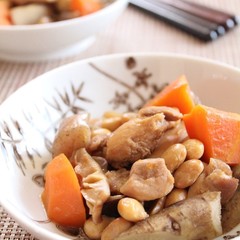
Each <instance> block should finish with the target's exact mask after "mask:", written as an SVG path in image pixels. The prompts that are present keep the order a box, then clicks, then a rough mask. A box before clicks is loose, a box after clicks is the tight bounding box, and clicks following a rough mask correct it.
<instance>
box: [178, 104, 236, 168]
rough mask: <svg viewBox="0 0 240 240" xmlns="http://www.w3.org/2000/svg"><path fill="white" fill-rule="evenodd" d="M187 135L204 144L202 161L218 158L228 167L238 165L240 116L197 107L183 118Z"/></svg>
mask: <svg viewBox="0 0 240 240" xmlns="http://www.w3.org/2000/svg"><path fill="white" fill-rule="evenodd" d="M183 121H184V123H185V126H186V129H187V132H188V135H189V137H190V138H196V139H198V140H200V141H202V143H203V144H204V156H203V160H204V161H206V162H208V161H209V159H210V158H211V157H212V158H218V159H220V160H223V161H224V162H226V163H227V164H229V165H235V164H239V163H240V115H239V114H237V113H230V112H225V111H221V110H218V109H215V108H211V107H207V106H204V105H197V106H195V107H194V108H193V110H192V111H191V112H190V113H189V114H185V115H184V116H183Z"/></svg>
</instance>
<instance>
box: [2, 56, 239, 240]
mask: <svg viewBox="0 0 240 240" xmlns="http://www.w3.org/2000/svg"><path fill="white" fill-rule="evenodd" d="M181 74H185V75H186V76H187V79H188V80H189V82H190V86H191V88H192V90H193V91H194V92H195V93H196V94H197V95H198V96H199V97H200V99H201V100H202V102H203V103H204V104H206V105H209V106H213V107H217V108H220V109H223V110H229V111H234V112H240V102H239V92H240V70H239V69H236V68H233V67H230V66H226V65H224V64H220V63H216V62H211V61H208V60H204V59H197V58H192V57H187V56H174V55H158V54H140V53H139V54H121V55H110V56H102V57H97V58H92V59H87V60H83V61H79V62H75V63H71V64H69V65H66V66H63V67H60V68H58V69H55V70H52V71H50V72H48V73H46V74H43V75H42V76H39V77H38V78H36V79H35V80H33V81H31V82H29V83H28V84H26V85H25V86H23V87H22V88H20V89H19V90H18V91H16V92H15V93H14V94H13V95H11V96H10V97H9V98H8V99H7V100H6V101H5V102H4V103H3V104H2V105H1V106H0V116H1V119H0V137H1V142H0V154H1V155H0V156H1V159H0V202H1V204H2V205H3V207H4V208H5V209H6V210H7V211H8V212H9V213H10V215H11V216H13V218H14V219H16V221H17V222H19V224H20V225H22V226H23V227H24V228H25V229H26V230H28V231H29V232H30V233H32V234H34V235H35V236H36V237H37V238H39V239H41V240H55V239H58V240H67V239H71V237H70V236H68V235H65V234H64V233H62V232H61V231H59V230H58V229H57V228H56V227H55V225H54V224H52V223H49V222H47V221H46V219H47V218H46V215H45V212H44V209H43V206H42V203H41V200H40V194H41V192H42V191H43V187H42V180H43V178H42V177H43V169H44V166H45V164H46V163H47V162H48V161H49V160H50V159H51V154H50V152H49V146H50V143H51V142H52V140H53V137H54V134H55V129H56V127H57V125H58V123H59V121H60V120H61V118H62V116H63V115H65V114H72V113H73V112H75V110H76V109H79V108H81V109H85V110H87V111H89V112H90V113H91V114H92V115H93V116H101V115H102V113H103V112H104V111H106V110H112V109H114V110H116V111H127V110H129V108H133V109H134V108H136V107H137V106H139V105H142V104H144V102H145V101H146V100H147V99H148V98H149V97H150V95H152V94H155V93H156V91H157V90H158V89H159V88H160V87H161V86H163V85H164V84H165V83H167V82H171V81H173V80H175V79H176V78H177V77H179V76H180V75H181ZM239 230H240V226H239V227H236V228H235V229H233V230H232V232H231V235H233V236H237V235H239ZM229 234H230V233H229ZM229 234H227V235H228V236H229ZM225 237H226V235H225ZM72 239H76V237H72ZM218 239H224V237H223V236H222V237H219V238H218Z"/></svg>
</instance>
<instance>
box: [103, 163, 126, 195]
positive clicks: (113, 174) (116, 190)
mask: <svg viewBox="0 0 240 240" xmlns="http://www.w3.org/2000/svg"><path fill="white" fill-rule="evenodd" d="M129 174H130V171H129V170H127V169H125V168H121V169H119V170H113V171H108V172H107V173H106V177H107V179H108V183H109V186H110V190H111V193H112V194H121V192H120V188H121V187H122V186H123V185H124V184H125V183H126V181H127V180H128V178H129Z"/></svg>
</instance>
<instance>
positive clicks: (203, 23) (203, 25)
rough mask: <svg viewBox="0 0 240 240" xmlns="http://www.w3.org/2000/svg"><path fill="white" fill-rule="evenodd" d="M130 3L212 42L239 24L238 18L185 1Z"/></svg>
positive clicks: (143, 0) (133, 1) (141, 1)
mask: <svg viewBox="0 0 240 240" xmlns="http://www.w3.org/2000/svg"><path fill="white" fill-rule="evenodd" d="M130 3H131V4H133V5H134V6H137V7H139V8H141V9H143V10H146V11H148V12H150V13H153V14H154V15H156V16H158V17H159V18H160V19H161V20H164V21H165V22H167V23H170V24H172V25H173V26H175V27H177V28H179V29H181V30H183V31H185V32H187V33H189V34H191V35H193V36H195V37H197V38H198V39H200V40H203V41H212V40H215V39H217V38H218V37H220V36H222V35H224V34H225V33H227V32H228V31H229V30H230V29H232V28H234V27H235V26H237V25H238V23H239V18H238V17H237V16H235V15H231V14H228V13H225V12H221V11H219V10H215V9H212V8H208V7H206V6H203V5H199V4H195V3H192V2H188V1H185V0H167V1H166V0H130Z"/></svg>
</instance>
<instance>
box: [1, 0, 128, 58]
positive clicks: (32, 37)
mask: <svg viewBox="0 0 240 240" xmlns="http://www.w3.org/2000/svg"><path fill="white" fill-rule="evenodd" d="M2 1H6V0H0V4H1V3H2ZM73 1H75V0H73ZM76 1H77V2H78V0H76ZM79 1H82V0H79ZM83 1H85V0H83ZM107 3H108V1H105V2H104V7H103V8H101V9H100V10H98V11H95V12H93V13H91V14H87V15H84V16H81V17H77V18H71V19H68V20H63V21H57V22H46V21H45V22H46V23H45V24H30V25H1V24H0V36H1V37H0V59H4V60H9V61H20V62H32V61H43V60H52V59H59V58H63V57H68V56H72V55H77V54H79V53H80V52H82V51H84V50H85V49H86V48H88V47H89V46H90V45H91V44H92V43H93V42H94V41H95V39H96V38H97V35H98V34H99V32H101V31H103V30H104V29H105V28H106V27H107V26H109V25H110V24H113V22H114V21H115V20H116V19H117V18H118V17H119V15H120V14H121V13H122V12H123V11H124V9H125V8H126V7H127V5H128V0H114V1H110V2H109V3H110V4H107ZM105 4H106V5H105ZM4 14H5V13H4V11H3V12H1V11H0V16H3V15H4ZM34 17H35V15H34ZM0 18H1V17H0ZM4 18H5V17H4ZM16 39H17V41H16Z"/></svg>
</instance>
